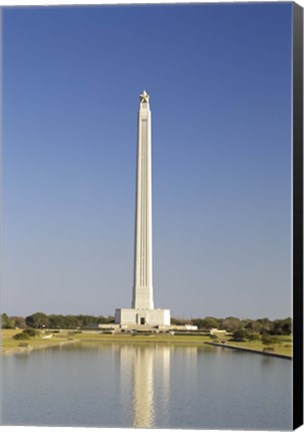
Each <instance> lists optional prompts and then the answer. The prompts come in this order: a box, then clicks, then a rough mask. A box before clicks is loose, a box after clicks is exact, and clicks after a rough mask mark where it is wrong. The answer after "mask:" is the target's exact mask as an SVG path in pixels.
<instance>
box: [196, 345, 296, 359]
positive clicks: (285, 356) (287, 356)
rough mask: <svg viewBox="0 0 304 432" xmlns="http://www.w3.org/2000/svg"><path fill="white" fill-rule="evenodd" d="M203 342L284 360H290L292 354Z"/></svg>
mask: <svg viewBox="0 0 304 432" xmlns="http://www.w3.org/2000/svg"><path fill="white" fill-rule="evenodd" d="M204 343H205V344H206V345H212V346H216V347H221V348H228V349H234V350H238V351H245V352H249V353H254V354H262V355H266V356H270V357H279V358H284V359H286V360H292V356H289V355H285V354H278V353H274V352H270V351H259V350H255V349H250V348H244V347H239V346H236V345H228V344H222V343H217V342H204Z"/></svg>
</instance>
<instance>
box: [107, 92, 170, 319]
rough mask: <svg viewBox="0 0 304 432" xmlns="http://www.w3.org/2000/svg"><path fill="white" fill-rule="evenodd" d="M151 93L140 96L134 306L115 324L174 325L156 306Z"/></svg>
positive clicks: (119, 313)
mask: <svg viewBox="0 0 304 432" xmlns="http://www.w3.org/2000/svg"><path fill="white" fill-rule="evenodd" d="M149 97H150V96H149V95H148V94H147V92H146V91H144V92H143V93H142V94H141V95H140V104H139V113H138V129H137V132H138V138H137V139H138V143H137V179H136V218H135V253H134V285H133V298H132V307H131V308H129V309H116V311H115V323H116V324H124V325H135V324H136V325H152V326H153V325H170V310H169V309H154V302H153V283H152V183H151V111H150V104H149Z"/></svg>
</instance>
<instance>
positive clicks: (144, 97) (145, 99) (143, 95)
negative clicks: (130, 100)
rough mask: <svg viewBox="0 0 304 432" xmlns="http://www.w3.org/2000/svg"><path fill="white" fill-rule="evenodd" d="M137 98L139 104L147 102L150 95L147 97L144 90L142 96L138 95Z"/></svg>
mask: <svg viewBox="0 0 304 432" xmlns="http://www.w3.org/2000/svg"><path fill="white" fill-rule="evenodd" d="M139 96H140V102H149V97H150V95H148V93H147V92H146V90H144V91H143V92H142V94H140V95H139Z"/></svg>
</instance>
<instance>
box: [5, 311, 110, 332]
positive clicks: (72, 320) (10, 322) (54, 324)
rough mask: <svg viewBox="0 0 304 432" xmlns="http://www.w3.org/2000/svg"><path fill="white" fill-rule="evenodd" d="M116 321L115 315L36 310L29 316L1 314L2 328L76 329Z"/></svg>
mask: <svg viewBox="0 0 304 432" xmlns="http://www.w3.org/2000/svg"><path fill="white" fill-rule="evenodd" d="M109 323H114V317H113V316H108V317H104V316H98V317H96V316H92V315H46V314H45V313H43V312H36V313H34V314H32V315H29V316H27V317H25V318H24V317H20V316H10V317H9V316H8V315H7V314H6V313H3V314H2V315H1V326H2V328H8V329H12V328H16V327H18V328H21V329H25V328H27V327H31V328H36V329H39V328H40V329H41V328H53V329H60V328H66V329H75V328H89V327H94V326H97V325H98V324H109Z"/></svg>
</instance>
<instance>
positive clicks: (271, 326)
mask: <svg viewBox="0 0 304 432" xmlns="http://www.w3.org/2000/svg"><path fill="white" fill-rule="evenodd" d="M171 323H172V324H176V325H183V324H192V325H197V327H198V328H199V330H202V331H210V330H211V329H212V328H215V329H218V330H226V331H227V332H229V333H234V332H236V331H240V330H244V331H246V332H248V333H249V334H250V333H253V334H260V335H263V334H269V335H290V334H291V333H292V319H291V318H290V317H288V318H284V319H276V320H273V321H271V320H270V319H268V318H259V319H256V320H252V319H243V320H241V319H239V318H236V317H227V318H215V317H205V318H194V319H191V320H182V319H177V318H172V320H171Z"/></svg>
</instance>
